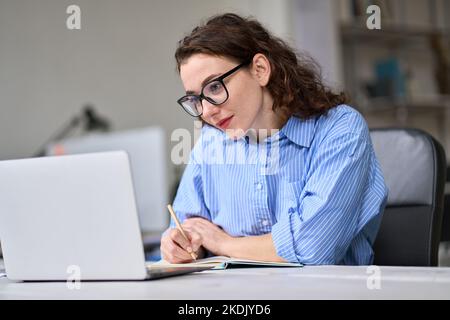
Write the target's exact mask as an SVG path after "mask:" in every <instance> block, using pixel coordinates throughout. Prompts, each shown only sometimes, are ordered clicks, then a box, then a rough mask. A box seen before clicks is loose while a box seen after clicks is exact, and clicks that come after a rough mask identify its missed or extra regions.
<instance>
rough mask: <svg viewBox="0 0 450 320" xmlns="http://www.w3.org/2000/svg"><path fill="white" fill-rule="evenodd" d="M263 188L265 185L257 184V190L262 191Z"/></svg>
mask: <svg viewBox="0 0 450 320" xmlns="http://www.w3.org/2000/svg"><path fill="white" fill-rule="evenodd" d="M262 188H263V185H262V183H259V182H258V183H257V184H256V189H258V190H261V189H262Z"/></svg>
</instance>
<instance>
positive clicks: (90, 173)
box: [0, 151, 208, 281]
mask: <svg viewBox="0 0 450 320" xmlns="http://www.w3.org/2000/svg"><path fill="white" fill-rule="evenodd" d="M0 241H1V243H2V249H3V259H4V264H5V269H6V274H7V276H8V278H9V279H11V280H24V281H26V280H30V281H41V280H43V281H48V280H50V281H52V280H61V281H62V280H64V281H67V280H68V279H74V276H76V277H78V279H79V280H144V279H153V278H160V277H166V276H171V275H178V274H185V273H189V272H194V271H202V270H205V269H208V268H204V267H198V268H197V267H183V268H175V269H161V268H158V269H151V268H150V267H149V265H146V262H145V258H144V250H143V245H142V237H141V232H140V226H139V220H138V214H137V210H136V201H135V196H134V191H133V184H132V178H131V171H130V164H129V159H128V155H127V153H126V152H124V151H114V152H103V153H90V154H80V155H67V156H59V157H43V158H31V159H20V160H7V161H0Z"/></svg>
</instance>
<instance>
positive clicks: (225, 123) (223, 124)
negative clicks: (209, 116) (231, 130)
mask: <svg viewBox="0 0 450 320" xmlns="http://www.w3.org/2000/svg"><path fill="white" fill-rule="evenodd" d="M233 117H234V116H231V117H228V118H226V119H223V120H221V121H219V122H218V123H217V126H218V127H220V128H221V129H223V130H225V129H226V128H227V127H228V126H229V125H230V122H231V119H232V118H233Z"/></svg>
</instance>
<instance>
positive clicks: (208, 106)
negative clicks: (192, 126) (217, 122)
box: [202, 100, 220, 119]
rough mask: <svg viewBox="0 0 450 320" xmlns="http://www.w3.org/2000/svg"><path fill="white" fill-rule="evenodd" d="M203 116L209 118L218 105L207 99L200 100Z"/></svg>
mask: <svg viewBox="0 0 450 320" xmlns="http://www.w3.org/2000/svg"><path fill="white" fill-rule="evenodd" d="M202 107H203V117H204V118H206V119H210V118H212V117H214V116H215V115H216V114H217V113H218V112H219V111H220V110H219V109H220V106H216V105H214V104H212V103H211V102H208V101H207V100H203V101H202Z"/></svg>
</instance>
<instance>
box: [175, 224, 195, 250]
mask: <svg viewBox="0 0 450 320" xmlns="http://www.w3.org/2000/svg"><path fill="white" fill-rule="evenodd" d="M169 235H170V238H171V239H172V241H173V242H175V243H176V244H178V246H180V247H181V248H183V249H184V250H186V251H187V252H188V253H191V252H193V250H192V244H191V241H189V239H186V238H185V237H184V236H183V234H182V233H181V231H180V230H178V229H172V230H170V232H169Z"/></svg>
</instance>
